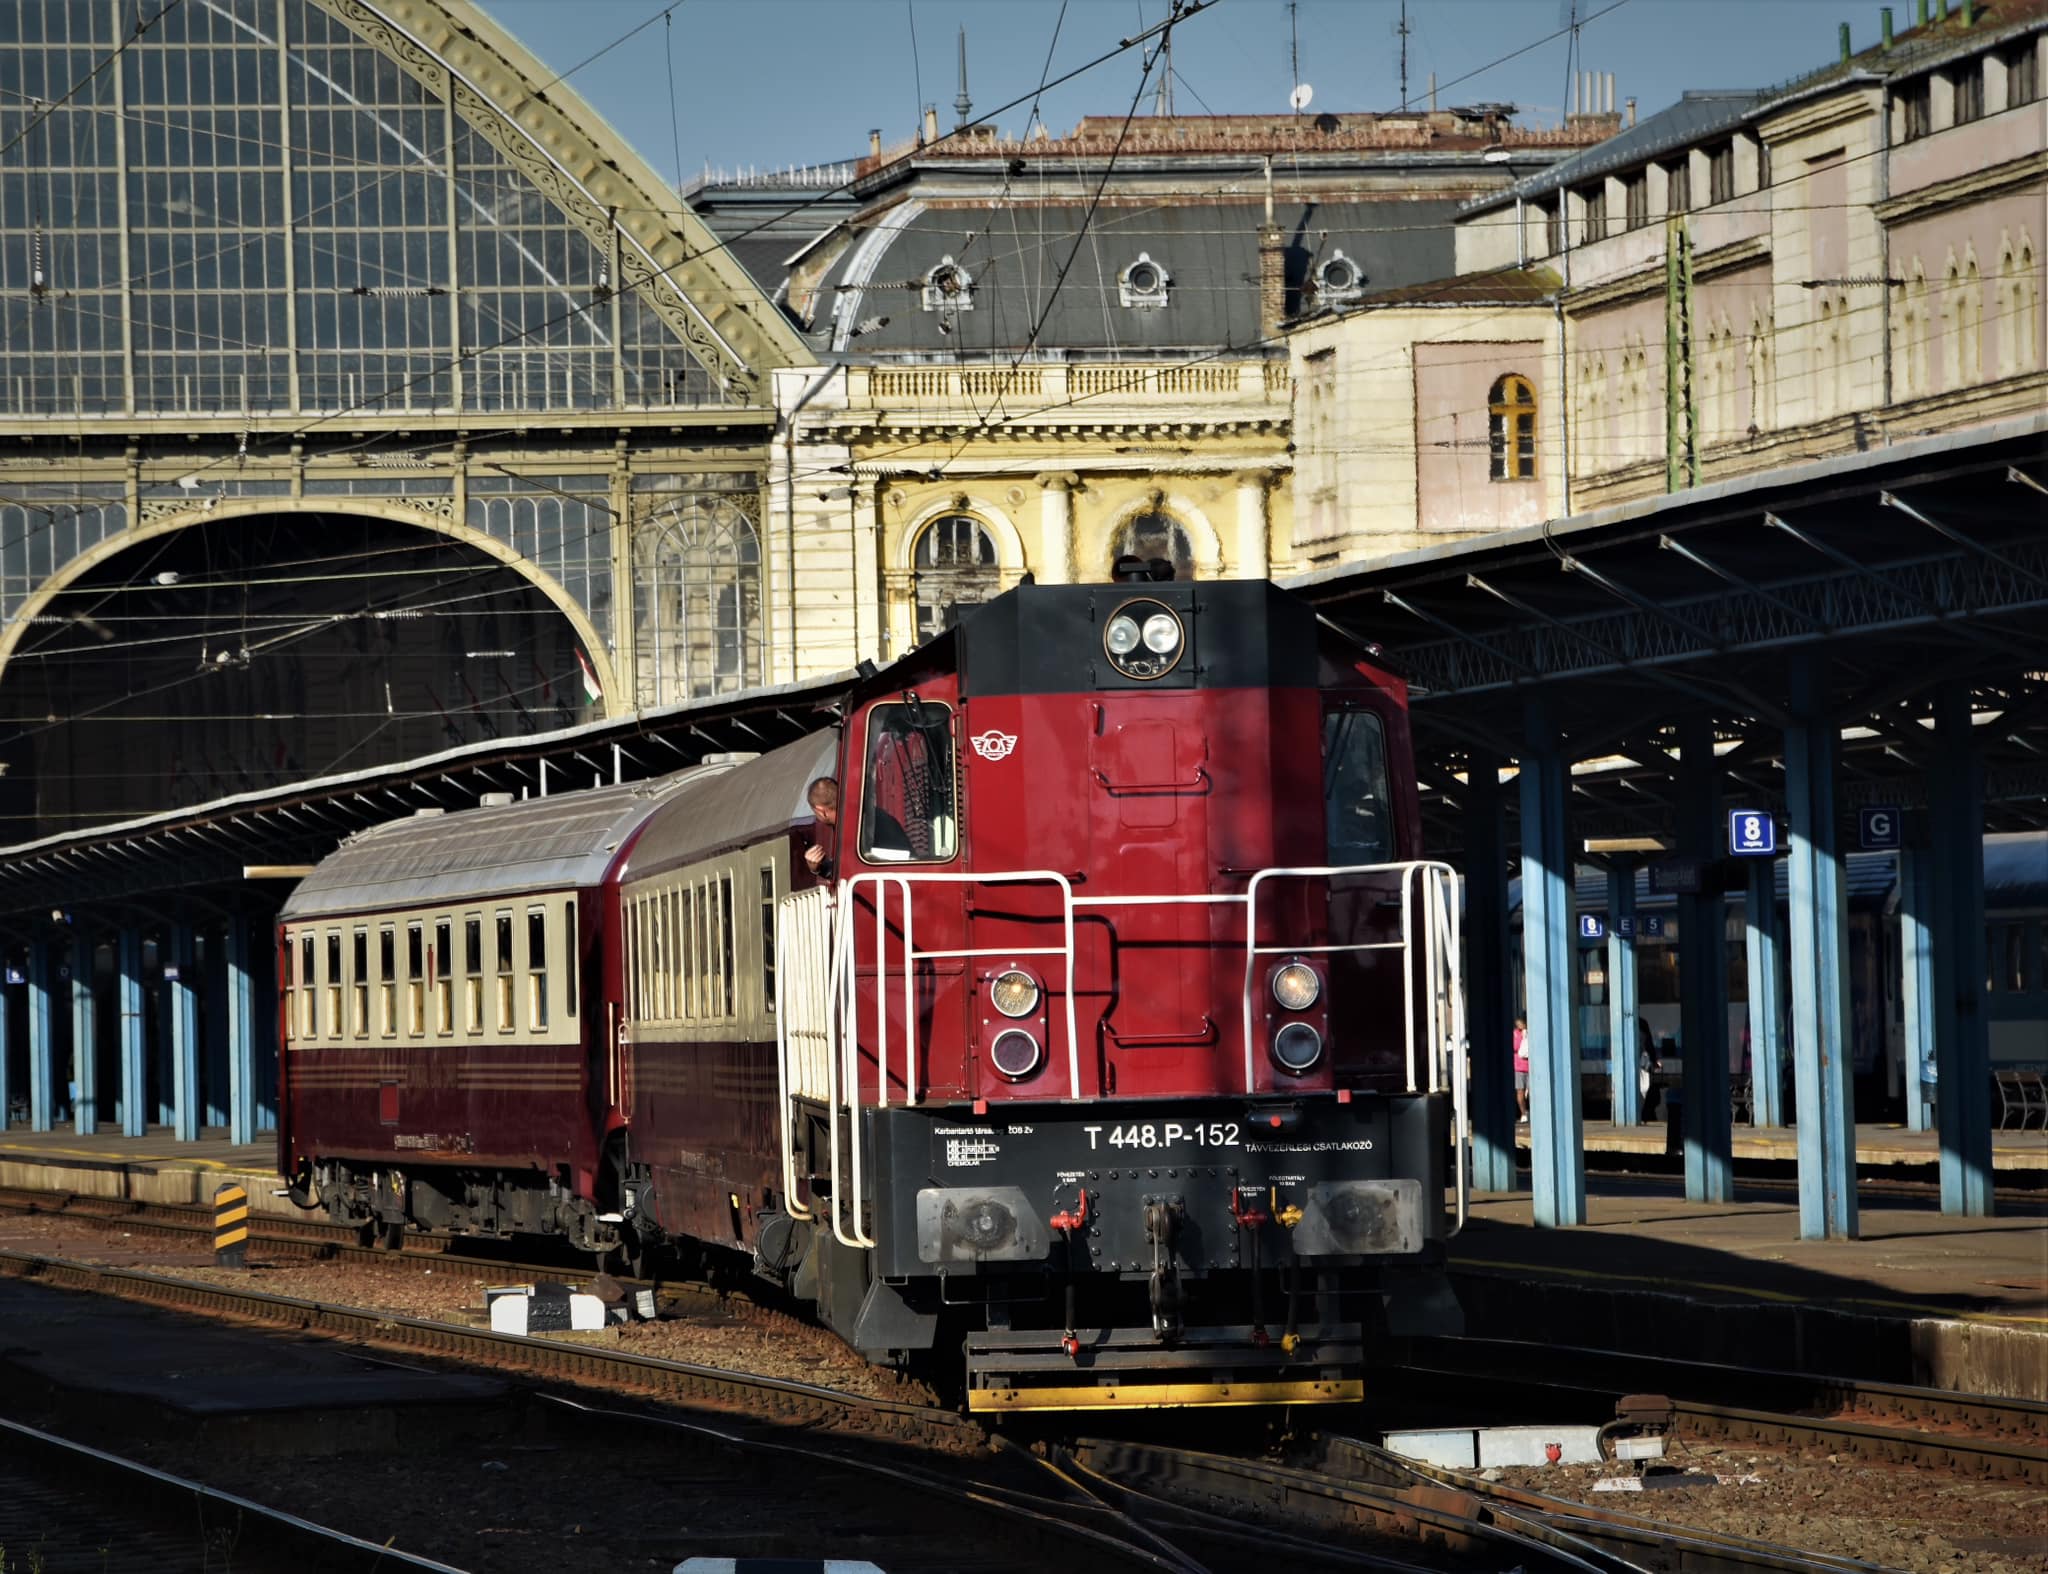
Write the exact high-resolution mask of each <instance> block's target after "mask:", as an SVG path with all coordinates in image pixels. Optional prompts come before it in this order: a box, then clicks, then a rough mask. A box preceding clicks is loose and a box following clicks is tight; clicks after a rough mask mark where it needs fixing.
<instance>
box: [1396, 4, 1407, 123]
mask: <svg viewBox="0 0 2048 1574" xmlns="http://www.w3.org/2000/svg"><path fill="white" fill-rule="evenodd" d="M1394 31H1395V32H1397V33H1399V34H1400V35H1401V108H1402V109H1403V110H1406V109H1407V107H1408V0H1401V25H1400V26H1399V27H1397V28H1395V29H1394Z"/></svg>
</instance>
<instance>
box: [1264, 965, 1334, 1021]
mask: <svg viewBox="0 0 2048 1574" xmlns="http://www.w3.org/2000/svg"><path fill="white" fill-rule="evenodd" d="M1322 992H1323V981H1322V980H1321V979H1320V978H1318V977H1316V970H1315V969H1314V968H1312V967H1310V966H1309V965H1308V964H1307V963H1306V962H1289V963H1288V964H1287V965H1286V966H1285V967H1283V968H1281V969H1280V970H1279V971H1278V972H1276V973H1275V974H1274V975H1273V998H1274V999H1275V1000H1277V1001H1279V1002H1280V1004H1281V1005H1282V1006H1284V1007H1285V1008H1286V1009H1287V1010H1289V1011H1306V1010H1307V1009H1308V1008H1309V1007H1310V1006H1312V1005H1314V1004H1315V1003H1316V997H1317V996H1318V995H1320V994H1321V993H1322Z"/></svg>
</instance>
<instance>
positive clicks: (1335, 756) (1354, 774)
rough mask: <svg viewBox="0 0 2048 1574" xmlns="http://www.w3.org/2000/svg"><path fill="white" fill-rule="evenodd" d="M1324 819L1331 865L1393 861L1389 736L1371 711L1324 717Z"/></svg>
mask: <svg viewBox="0 0 2048 1574" xmlns="http://www.w3.org/2000/svg"><path fill="white" fill-rule="evenodd" d="M1323 817H1324V824H1325V826H1326V827H1327V831H1328V837H1329V858H1330V862H1331V863H1332V864H1333V865H1338V866H1348V865H1352V864H1383V863H1388V862H1391V861H1392V859H1393V816H1392V813H1391V805H1390V804H1389V801H1388V793H1387V743H1386V734H1385V732H1384V731H1383V730H1382V728H1381V726H1380V719H1379V717H1378V716H1377V715H1375V714H1374V713H1373V712H1371V711H1368V710H1341V711H1332V712H1331V713H1330V714H1329V715H1327V716H1325V717H1324V718H1323Z"/></svg>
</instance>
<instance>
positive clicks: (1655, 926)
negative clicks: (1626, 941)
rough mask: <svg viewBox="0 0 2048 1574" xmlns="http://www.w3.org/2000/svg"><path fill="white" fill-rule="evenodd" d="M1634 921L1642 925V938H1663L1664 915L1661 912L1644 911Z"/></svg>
mask: <svg viewBox="0 0 2048 1574" xmlns="http://www.w3.org/2000/svg"><path fill="white" fill-rule="evenodd" d="M1636 922H1637V923H1639V924H1641V925H1642V926H1643V938H1644V939H1645V940H1662V939H1663V938H1664V915H1663V914H1662V913H1645V914H1643V916H1642V917H1641V918H1639V919H1637V920H1636Z"/></svg>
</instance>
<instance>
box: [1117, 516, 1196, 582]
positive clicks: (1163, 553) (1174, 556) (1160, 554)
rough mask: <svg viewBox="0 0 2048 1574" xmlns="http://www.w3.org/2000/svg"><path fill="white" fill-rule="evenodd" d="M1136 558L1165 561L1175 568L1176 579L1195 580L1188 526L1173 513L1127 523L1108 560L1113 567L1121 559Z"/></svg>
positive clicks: (1193, 551) (1174, 575) (1193, 552)
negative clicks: (1161, 559)
mask: <svg viewBox="0 0 2048 1574" xmlns="http://www.w3.org/2000/svg"><path fill="white" fill-rule="evenodd" d="M1126 557H1135V558H1141V559H1143V560H1144V561H1146V562H1148V563H1149V562H1151V561H1152V560H1153V559H1154V558H1164V559H1165V560H1166V561H1167V562H1169V563H1171V564H1172V565H1173V577H1174V578H1175V579H1193V578H1194V577H1195V548H1194V543H1193V542H1192V541H1190V540H1189V539H1188V532H1187V527H1186V526H1185V525H1183V524H1182V523H1181V522H1180V521H1179V520H1177V519H1175V518H1174V517H1173V516H1172V515H1171V514H1162V513H1160V512H1159V511H1158V510H1157V509H1153V510H1152V511H1150V512H1149V513H1143V514H1140V515H1138V517H1137V518H1135V519H1132V520H1128V521H1126V522H1125V523H1124V525H1123V527H1122V528H1121V529H1119V530H1118V531H1117V533H1116V540H1115V541H1113V542H1112V543H1111V544H1110V549H1109V561H1110V564H1111V566H1112V567H1114V566H1115V564H1116V562H1117V560H1118V559H1119V558H1126Z"/></svg>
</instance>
